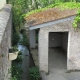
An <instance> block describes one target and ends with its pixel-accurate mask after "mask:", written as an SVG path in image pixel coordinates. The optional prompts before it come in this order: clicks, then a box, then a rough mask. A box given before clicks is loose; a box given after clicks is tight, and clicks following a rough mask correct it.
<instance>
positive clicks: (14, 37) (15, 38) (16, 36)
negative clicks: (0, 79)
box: [12, 32, 20, 46]
mask: <svg viewBox="0 0 80 80" xmlns="http://www.w3.org/2000/svg"><path fill="white" fill-rule="evenodd" d="M19 39H20V37H19V34H18V33H14V32H13V35H12V45H13V46H16V45H17V43H18V42H19Z"/></svg>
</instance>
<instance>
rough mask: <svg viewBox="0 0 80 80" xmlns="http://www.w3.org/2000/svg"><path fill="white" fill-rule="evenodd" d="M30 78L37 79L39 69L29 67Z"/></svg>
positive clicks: (31, 79)
mask: <svg viewBox="0 0 80 80" xmlns="http://www.w3.org/2000/svg"><path fill="white" fill-rule="evenodd" d="M29 76H30V80H39V78H40V75H39V69H38V67H32V68H30V69H29Z"/></svg>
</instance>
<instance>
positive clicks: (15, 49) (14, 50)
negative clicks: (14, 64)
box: [9, 46, 18, 53]
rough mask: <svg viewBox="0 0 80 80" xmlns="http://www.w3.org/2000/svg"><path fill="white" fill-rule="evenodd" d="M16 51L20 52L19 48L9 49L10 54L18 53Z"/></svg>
mask: <svg viewBox="0 0 80 80" xmlns="http://www.w3.org/2000/svg"><path fill="white" fill-rule="evenodd" d="M16 51H18V48H17V47H16V46H13V47H12V48H10V49H9V52H10V53H12V52H16Z"/></svg>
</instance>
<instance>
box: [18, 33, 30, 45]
mask: <svg viewBox="0 0 80 80" xmlns="http://www.w3.org/2000/svg"><path fill="white" fill-rule="evenodd" d="M19 43H20V44H22V45H24V46H28V45H29V41H28V37H27V35H26V32H24V33H23V39H22V40H21V41H20V42H19Z"/></svg>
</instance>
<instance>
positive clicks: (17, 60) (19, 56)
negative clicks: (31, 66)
mask: <svg viewBox="0 0 80 80" xmlns="http://www.w3.org/2000/svg"><path fill="white" fill-rule="evenodd" d="M22 60H23V58H22V55H18V57H17V59H15V60H14V61H15V62H16V63H20V62H22Z"/></svg>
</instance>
